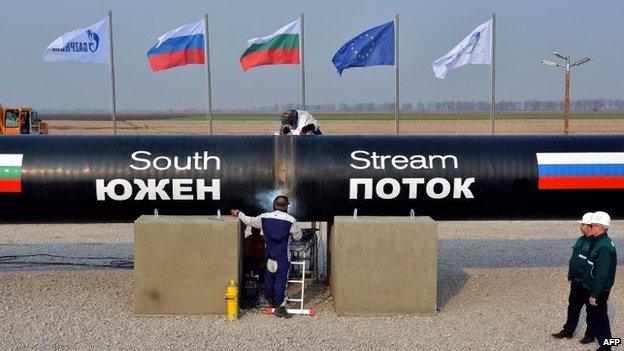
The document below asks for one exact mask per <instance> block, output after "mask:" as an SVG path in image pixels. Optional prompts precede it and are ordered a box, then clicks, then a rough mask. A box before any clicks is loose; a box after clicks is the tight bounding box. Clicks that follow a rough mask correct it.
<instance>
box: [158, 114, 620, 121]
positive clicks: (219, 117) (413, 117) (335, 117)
mask: <svg viewBox="0 0 624 351" xmlns="http://www.w3.org/2000/svg"><path fill="white" fill-rule="evenodd" d="M314 117H315V118H316V119H318V120H319V121H354V120H360V121H389V120H394V114H387V113H318V114H316V113H315V114H314ZM278 118H279V114H274V115H269V114H227V115H225V114H215V115H213V120H215V121H275V120H277V119H278ZM400 118H401V120H403V121H436V120H438V121H460V120H464V121H465V120H468V121H474V120H489V119H490V115H489V114H482V113H454V114H446V113H402V114H401V117H400ZM562 118H563V116H562V115H561V114H560V113H499V114H497V115H496V119H498V120H526V119H529V120H538V119H547V120H557V119H562ZM570 118H571V119H576V120H586V119H589V120H591V119H607V120H611V119H624V112H622V113H579V114H572V115H571V116H570ZM158 119H177V120H182V121H204V120H206V116H205V115H197V116H184V117H169V118H167V117H165V116H162V117H159V118H158Z"/></svg>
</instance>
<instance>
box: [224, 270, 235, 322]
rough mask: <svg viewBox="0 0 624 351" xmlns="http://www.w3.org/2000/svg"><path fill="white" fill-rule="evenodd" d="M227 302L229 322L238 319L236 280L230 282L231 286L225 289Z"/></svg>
mask: <svg viewBox="0 0 624 351" xmlns="http://www.w3.org/2000/svg"><path fill="white" fill-rule="evenodd" d="M225 301H226V304H227V319H228V320H229V321H233V320H236V319H238V286H237V285H236V282H235V281H234V279H231V280H230V285H228V287H227V288H226V289H225Z"/></svg>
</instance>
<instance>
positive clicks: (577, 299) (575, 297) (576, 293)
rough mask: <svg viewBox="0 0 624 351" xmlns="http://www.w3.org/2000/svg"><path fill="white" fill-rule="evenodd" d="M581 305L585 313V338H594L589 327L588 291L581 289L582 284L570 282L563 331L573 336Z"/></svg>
mask: <svg viewBox="0 0 624 351" xmlns="http://www.w3.org/2000/svg"><path fill="white" fill-rule="evenodd" d="M583 305H585V311H586V312H587V318H586V321H587V329H585V336H587V337H590V338H591V337H593V336H594V333H593V332H592V328H590V326H589V308H590V307H591V306H590V305H589V290H587V289H585V288H584V287H583V283H581V282H577V281H574V280H572V282H571V283H570V296H569V297H568V320H567V321H566V324H565V325H564V326H563V330H564V331H565V332H566V333H570V334H574V331H575V330H576V326H577V325H578V321H579V316H580V314H581V310H582V309H583Z"/></svg>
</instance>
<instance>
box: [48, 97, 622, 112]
mask: <svg viewBox="0 0 624 351" xmlns="http://www.w3.org/2000/svg"><path fill="white" fill-rule="evenodd" d="M570 107H571V109H572V110H573V111H583V112H624V99H582V100H573V101H571V103H570ZM291 108H294V109H300V108H301V105H298V104H277V103H275V104H273V105H267V106H258V107H251V108H238V109H215V110H214V113H271V114H273V113H279V112H280V111H284V110H287V109H291ZM306 108H307V109H308V110H310V111H314V112H344V113H352V112H383V113H392V112H393V111H394V103H393V102H383V103H374V102H358V103H345V102H340V103H324V104H308V105H307V106H306ZM496 109H497V110H498V111H503V112H551V111H562V110H563V101H560V100H525V101H512V100H501V101H498V102H497V103H496ZM489 110H490V103H489V102H488V101H437V102H417V103H411V102H405V103H403V104H401V111H403V112H416V113H418V112H422V113H426V112H432V113H435V112H441V113H449V112H487V111H489ZM40 112H44V113H71V114H99V113H102V114H108V113H110V111H109V110H108V109H77V110H71V111H68V110H51V109H42V110H40ZM119 112H120V113H126V114H154V113H157V114H161V115H162V114H171V115H175V114H185V115H193V114H204V113H206V110H201V109H196V108H188V109H178V110H173V109H162V110H152V109H145V110H139V109H132V110H131V109H127V110H121V111H119Z"/></svg>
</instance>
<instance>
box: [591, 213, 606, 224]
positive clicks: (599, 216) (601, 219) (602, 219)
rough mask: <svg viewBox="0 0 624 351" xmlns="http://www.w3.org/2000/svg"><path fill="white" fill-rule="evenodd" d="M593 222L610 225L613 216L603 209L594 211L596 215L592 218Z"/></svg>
mask: <svg viewBox="0 0 624 351" xmlns="http://www.w3.org/2000/svg"><path fill="white" fill-rule="evenodd" d="M591 223H592V224H600V225H603V226H605V227H608V226H609V225H610V223H611V217H610V216H609V214H608V213H606V212H602V211H596V212H594V215H593V216H592V218H591Z"/></svg>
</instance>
